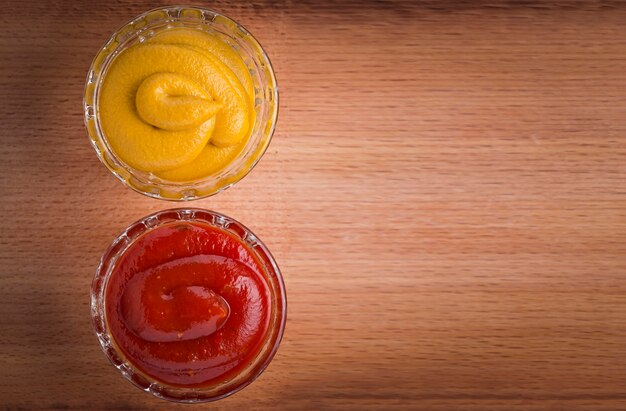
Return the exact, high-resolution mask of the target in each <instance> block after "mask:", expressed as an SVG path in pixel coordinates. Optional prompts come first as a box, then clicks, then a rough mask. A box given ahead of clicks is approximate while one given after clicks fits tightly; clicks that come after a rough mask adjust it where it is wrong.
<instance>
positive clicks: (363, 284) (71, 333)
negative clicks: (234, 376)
mask: <svg viewBox="0 0 626 411" xmlns="http://www.w3.org/2000/svg"><path fill="white" fill-rule="evenodd" d="M518 3H520V2H511V3H503V2H495V3H494V2H491V3H489V4H487V3H484V4H483V3H460V2H450V3H445V2H444V3H442V2H432V3H419V2H407V3H381V2H371V3H369V2H361V3H343V4H342V5H341V6H337V5H333V4H331V3H318V2H314V3H304V4H302V3H299V2H295V1H294V2H291V1H288V2H277V3H272V4H270V3H267V4H265V3H258V2H254V3H247V4H240V5H237V4H234V3H232V4H231V3H214V4H212V7H213V8H215V9H216V10H219V11H221V12H224V13H226V14H227V15H230V16H232V17H233V18H235V19H236V20H238V21H240V22H241V23H242V24H244V25H245V26H246V27H248V28H249V29H250V30H251V31H252V32H253V33H254V34H255V35H256V37H257V38H258V39H259V40H260V41H261V43H262V44H263V45H264V47H265V48H266V50H267V52H268V53H269V55H270V56H271V59H272V61H273V63H274V66H275V69H276V74H277V77H278V81H279V85H280V102H281V105H280V116H279V122H278V128H277V131H276V134H275V137H274V140H273V142H272V144H271V146H270V149H269V151H268V153H267V154H266V155H265V157H264V158H263V160H262V161H261V162H260V164H259V165H258V167H257V168H256V169H255V170H254V171H253V172H252V173H251V174H250V175H249V176H248V177H247V178H245V179H244V180H243V181H241V182H240V183H239V184H237V185H236V186H235V187H234V188H231V189H229V190H227V191H226V192H224V193H222V194H219V195H218V196H216V197H214V198H210V199H205V200H201V201H196V202H193V203H191V204H189V205H190V206H194V207H205V208H210V209H215V210H218V211H221V212H223V213H226V214H227V215H230V216H232V217H235V218H236V219H238V220H240V221H242V222H243V223H244V224H246V225H248V226H249V227H251V228H252V229H253V230H254V231H255V232H256V233H257V234H258V235H259V236H260V237H261V238H262V239H263V240H264V241H265V243H266V244H267V245H268V246H269V247H270V249H271V250H272V252H273V253H274V255H275V257H276V258H277V260H278V262H279V264H280V265H281V267H282V270H283V273H284V276H285V281H286V285H287V290H288V298H289V316H288V322H287V329H286V333H285V338H284V340H283V344H282V346H281V348H280V350H279V352H278V354H277V356H276V357H275V359H274V361H273V362H272V364H271V365H270V367H269V368H268V369H267V371H266V372H265V373H264V374H263V375H262V376H261V378H259V379H258V380H257V381H256V382H255V383H254V384H253V385H251V386H250V387H248V388H246V389H245V390H243V391H242V392H240V393H238V394H236V395H234V396H233V397H231V398H228V399H226V400H223V401H220V402H218V403H215V404H213V405H210V406H209V405H207V406H203V407H193V408H195V409H200V408H202V409H219V410H242V409H355V410H362V409H385V410H391V409H397V410H406V409H415V410H422V409H423V410H454V409H462V410H507V411H508V410H544V409H550V410H617V409H626V24H625V22H626V4H625V3H617V2H583V3H578V2H575V3H574V2H569V3H563V4H551V3H535V2H522V5H519V4H518ZM159 5H161V3H160V2H147V1H146V2H133V4H132V5H130V2H129V3H128V4H126V3H125V2H121V1H120V2H112V3H108V2H105V1H98V2H95V1H94V2H76V3H63V2H49V3H46V2H34V1H33V2H24V1H15V0H9V1H4V2H3V7H2V8H1V11H0V13H1V14H0V53H1V54H0V119H1V127H0V211H1V212H2V217H3V223H2V228H1V230H0V233H1V235H0V406H1V407H5V408H7V409H14V410H17V409H28V410H30V409H51V408H55V409H98V408H104V409H117V410H121V409H137V410H138V409H144V408H146V409H147V408H149V409H162V410H165V409H168V410H169V409H183V408H184V407H183V406H173V405H172V404H169V403H165V402H162V401H159V400H156V399H154V398H152V397H151V396H149V395H147V394H145V393H142V392H141V391H139V390H137V389H136V388H135V387H133V386H131V385H130V384H129V383H128V382H127V381H125V380H124V379H123V378H122V377H121V376H120V375H119V373H118V371H117V370H115V369H114V368H113V367H112V366H110V365H109V363H108V361H107V359H106V358H105V356H104V355H103V353H102V352H101V351H100V348H99V346H98V343H97V341H96V338H95V336H94V334H93V332H92V329H91V323H90V316H89V306H88V303H89V289H90V283H91V280H92V277H93V274H94V270H95V268H96V266H97V264H98V260H99V258H100V256H101V254H102V252H103V251H104V250H105V248H106V247H107V246H108V245H109V243H110V241H111V240H112V239H113V238H114V237H115V236H116V235H117V234H118V233H119V232H120V231H121V230H122V229H123V228H124V227H126V226H127V225H128V224H129V223H131V222H132V221H134V220H136V219H138V218H140V217H142V216H144V215H146V214H148V213H151V212H153V211H156V210H161V209H165V208H168V207H172V206H175V205H176V204H172V203H168V202H163V201H157V200H153V199H149V198H146V197H143V196H141V195H138V194H136V193H134V192H132V191H130V190H129V189H127V188H125V187H124V186H123V185H122V184H120V183H119V182H118V181H117V180H116V179H114V178H113V177H112V176H111V174H110V173H109V172H108V171H107V170H106V168H105V167H104V166H103V165H101V164H100V162H99V161H98V159H97V157H96V155H95V153H94V152H93V149H92V148H91V147H90V145H89V142H88V139H87V136H86V131H85V128H84V126H83V115H82V112H81V110H82V92H83V84H84V78H85V75H86V73H87V69H88V67H89V64H90V62H91V59H92V58H93V56H94V55H95V53H96V51H97V50H98V48H99V47H100V46H101V45H102V44H103V43H104V41H105V40H106V39H107V38H108V36H109V35H110V34H111V33H112V32H113V31H114V30H115V29H117V28H118V27H119V26H120V25H121V24H122V23H124V22H125V21H127V20H128V19H130V18H132V17H133V16H135V15H137V14H139V13H140V12H142V11H145V10H147V9H149V8H152V7H156V6H159ZM188 408H191V407H187V409H188Z"/></svg>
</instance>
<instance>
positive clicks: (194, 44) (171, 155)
mask: <svg viewBox="0 0 626 411" xmlns="http://www.w3.org/2000/svg"><path fill="white" fill-rule="evenodd" d="M229 65H230V66H229ZM251 84H252V80H251V77H250V74H249V72H248V71H247V68H246V66H245V64H244V63H243V61H242V59H241V57H240V56H239V55H238V54H237V52H235V51H234V50H233V49H232V48H231V47H230V46H228V45H226V44H225V43H223V42H222V41H221V40H220V39H218V38H216V37H213V36H211V35H209V34H207V33H205V32H203V31H200V30H195V29H182V28H178V29H168V30H165V31H162V32H160V33H158V34H157V35H155V36H154V37H152V38H151V39H149V40H148V41H147V42H144V43H139V44H136V45H133V46H131V47H129V48H128V49H126V50H124V51H123V52H122V53H120V54H119V55H118V56H117V57H115V59H114V61H113V62H112V63H111V66H110V68H109V69H108V70H107V72H106V74H105V76H104V80H103V84H102V89H101V93H100V97H99V118H100V123H101V127H102V130H103V132H104V134H105V136H106V138H107V141H108V142H109V145H110V147H111V149H112V150H113V151H114V152H115V153H116V154H117V155H118V157H119V158H120V159H121V160H122V161H124V162H125V163H127V164H128V165H130V166H131V167H134V168H136V169H139V170H142V171H146V172H151V173H154V174H156V175H159V176H160V177H162V178H165V179H167V180H172V181H181V180H194V179H198V178H202V177H205V176H207V175H209V174H211V173H214V172H216V171H218V170H220V169H221V168H224V167H225V166H226V165H227V164H228V163H230V162H231V161H233V160H234V158H235V157H236V156H237V155H238V154H239V153H240V152H241V150H242V149H243V147H244V146H245V144H246V143H247V140H248V138H249V135H250V131H251V126H252V124H253V123H254V118H255V114H254V106H253V102H254V91H253V90H252V87H251Z"/></svg>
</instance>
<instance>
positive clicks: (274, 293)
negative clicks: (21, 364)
mask: <svg viewBox="0 0 626 411" xmlns="http://www.w3.org/2000/svg"><path fill="white" fill-rule="evenodd" d="M192 221H196V222H200V223H204V224H208V225H211V226H213V227H216V228H218V229H220V230H224V231H227V232H229V233H231V234H233V235H234V236H236V237H237V238H239V239H241V240H242V241H243V242H244V243H245V244H246V245H247V246H248V247H249V249H250V251H251V252H252V253H254V255H255V256H256V257H257V258H258V260H259V261H260V262H261V266H262V267H263V269H264V274H265V279H266V280H267V283H268V285H269V288H270V291H271V310H270V311H271V314H270V324H269V328H268V333H267V336H266V340H265V342H264V343H263V346H262V348H261V349H260V351H259V353H258V355H257V356H256V357H254V359H253V360H252V361H251V362H250V364H249V365H248V366H247V367H246V368H245V369H243V370H242V371H241V373H239V374H238V375H237V376H235V377H233V378H232V379H230V380H228V381H225V382H223V383H220V384H216V385H212V386H207V387H201V388H185V387H178V386H171V385H168V384H164V383H162V382H159V381H157V380H155V379H154V378H152V377H150V376H149V375H147V374H145V373H143V372H142V371H141V370H140V369H138V368H137V367H135V366H134V365H133V364H132V363H131V362H130V361H129V360H128V359H127V358H126V357H125V356H124V354H123V352H122V350H120V349H119V348H118V347H117V345H116V342H115V339H114V338H113V337H112V335H111V333H110V331H109V327H108V324H107V319H106V303H107V302H106V298H105V295H106V289H107V284H108V281H109V278H110V276H111V273H112V272H113V269H114V268H115V264H116V262H117V260H118V259H119V258H120V256H122V255H123V254H124V252H125V251H126V250H127V249H128V247H130V246H131V245H132V244H133V242H134V241H135V240H137V239H138V238H139V237H141V236H142V235H143V234H145V233H146V232H148V231H150V230H153V229H155V228H157V227H160V226H162V225H164V224H170V223H173V222H192ZM91 320H92V324H93V327H94V330H95V333H96V336H97V337H98V341H99V342H100V346H101V347H102V350H103V351H104V353H105V354H106V356H107V357H108V358H109V360H110V361H111V363H112V364H113V365H114V366H115V367H116V368H117V369H118V370H119V371H120V372H121V373H122V375H123V376H124V377H125V378H126V379H128V380H129V381H130V382H132V383H133V384H134V385H135V386H137V387H138V388H140V389H141V390H143V391H146V392H148V393H150V394H152V395H154V396H156V397H159V398H162V399H165V400H169V401H175V402H187V403H196V402H209V401H215V400H219V399H221V398H224V397H227V396H229V395H231V394H234V393H235V392H237V391H239V390H241V389H242V388H244V387H245V386H247V385H248V384H250V383H251V382H252V381H254V380H255V379H256V378H257V377H258V376H259V375H260V374H261V373H262V372H263V371H264V370H265V368H266V367H267V366H268V365H269V363H270V362H271V360H272V358H274V355H275V354H276V351H277V350H278V346H279V345H280V341H281V339H282V336H283V331H284V329H285V322H286V320H287V297H286V293H285V285H284V283H283V278H282V275H281V273H280V270H279V268H278V265H277V264H276V261H275V260H274V258H273V257H272V255H271V254H270V251H269V250H268V249H267V247H266V246H265V245H264V244H263V243H262V242H261V240H259V239H258V238H257V237H256V236H255V235H254V234H253V233H252V231H250V230H249V229H248V228H246V227H245V226H244V225H243V224H241V223H239V222H237V221H236V220H234V219H232V218H230V217H227V216H225V215H223V214H219V213H216V212H214V211H209V210H203V209H197V208H179V209H171V210H165V211H160V212H157V213H154V214H151V215H149V216H147V217H144V218H142V219H141V220H139V221H137V222H135V223H133V224H131V225H130V226H128V228H126V229H125V230H124V232H123V233H122V234H120V235H119V236H118V237H117V238H116V239H115V240H114V241H113V243H112V244H111V246H110V247H109V248H108V249H107V251H106V252H105V253H104V255H103V256H102V259H101V261H100V265H99V266H98V269H97V270H96V275H95V277H94V280H93V283H92V287H91Z"/></svg>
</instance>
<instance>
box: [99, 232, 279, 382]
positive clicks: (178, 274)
mask: <svg viewBox="0 0 626 411" xmlns="http://www.w3.org/2000/svg"><path fill="white" fill-rule="evenodd" d="M270 304H271V291H270V287H269V285H268V283H267V281H266V278H265V276H264V270H263V268H262V266H261V263H260V262H259V261H258V260H257V259H256V257H255V256H254V254H253V252H252V251H251V250H250V249H249V248H248V246H247V245H245V244H244V243H243V242H242V241H241V240H239V239H238V238H236V237H235V236H233V235H232V234H230V233H228V232H226V231H223V230H221V229H219V228H216V227H213V226H210V225H208V224H204V223H199V222H173V223H168V224H165V225H162V226H159V227H157V228H155V229H153V230H151V231H148V232H146V233H145V234H143V235H142V236H141V237H139V238H138V239H137V240H135V242H133V244H131V245H130V247H129V248H128V249H127V250H126V251H125V252H124V253H123V254H122V255H121V256H120V258H119V259H118V261H117V262H116V264H115V267H114V268H113V271H112V272H111V276H110V278H109V281H108V284H107V288H106V294H105V310H106V321H107V323H108V326H109V329H110V333H111V336H112V337H113V340H114V342H115V344H116V345H117V346H118V348H119V350H120V351H121V352H122V353H123V354H124V355H125V356H126V358H127V359H128V360H129V361H130V362H131V363H132V364H133V365H134V366H135V367H137V368H138V369H139V370H141V371H142V372H144V373H145V374H147V375H149V376H151V377H153V378H154V379H156V380H158V381H160V382H163V383H166V384H169V385H174V386H181V387H202V386H208V385H214V384H219V383H220V382H224V381H226V380H229V379H231V378H233V377H234V376H235V375H237V374H239V373H240V372H241V370H242V369H243V368H245V367H246V366H247V365H248V364H249V363H250V362H251V361H252V359H253V358H254V357H255V356H256V355H257V354H258V353H259V351H260V349H261V347H262V345H263V343H264V341H265V339H266V336H267V333H268V328H269V323H270Z"/></svg>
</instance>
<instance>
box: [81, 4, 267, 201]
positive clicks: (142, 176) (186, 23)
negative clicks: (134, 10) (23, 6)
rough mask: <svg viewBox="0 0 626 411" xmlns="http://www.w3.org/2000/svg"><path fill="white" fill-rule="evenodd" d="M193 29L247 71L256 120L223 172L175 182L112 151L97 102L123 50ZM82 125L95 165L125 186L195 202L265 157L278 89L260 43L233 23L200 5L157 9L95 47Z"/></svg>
mask: <svg viewBox="0 0 626 411" xmlns="http://www.w3.org/2000/svg"><path fill="white" fill-rule="evenodd" d="M177 27H186V28H195V29H199V30H203V31H205V32H208V33H210V34H211V35H213V36H217V37H219V38H220V39H221V40H222V41H224V42H225V43H227V44H228V45H230V46H231V47H232V48H234V49H235V50H236V51H237V52H238V53H239V54H240V56H241V57H242V59H243V61H244V63H245V64H246V66H247V67H248V69H249V71H250V75H251V77H252V81H253V85H254V93H255V100H254V109H255V111H256V121H255V123H254V124H253V125H252V132H251V135H250V138H249V140H248V143H247V145H246V146H245V147H244V149H243V150H242V152H241V153H240V155H239V156H238V157H237V158H236V159H235V160H234V161H233V162H231V163H230V164H229V165H228V166H226V167H225V168H224V169H222V170H219V171H217V172H215V173H213V174H211V175H208V176H206V177H203V178H201V179H198V180H194V181H188V182H174V181H168V180H164V179H162V178H159V177H157V176H155V175H154V174H152V173H148V172H145V171H141V170H137V169H134V168H132V167H130V166H129V165H128V164H126V163H124V162H123V161H122V160H121V159H120V158H119V157H118V156H117V155H116V154H115V152H114V151H113V150H112V149H111V147H110V145H109V143H108V142H107V138H106V135H104V133H103V131H102V127H101V124H100V116H99V110H98V101H99V95H100V89H101V86H102V81H103V79H104V77H105V75H106V72H107V69H108V68H109V67H110V66H111V63H112V62H113V60H114V59H115V57H116V56H117V55H118V54H119V53H121V52H122V51H123V50H125V49H127V48H128V47H130V46H132V45H134V44H137V43H140V42H143V41H145V40H146V39H148V38H150V37H151V36H154V35H155V34H156V33H159V32H161V31H163V30H167V29H170V28H177ZM83 105H84V111H85V125H86V127H87V130H88V133H89V138H90V140H91V144H92V146H93V147H94V149H95V150H96V153H97V154H98V157H99V158H100V161H102V162H103V163H104V165H105V166H106V167H107V168H108V169H109V170H110V171H111V172H112V173H113V174H114V175H115V176H116V177H117V178H118V179H119V180H120V181H122V182H123V183H124V184H126V185H127V186H128V187H130V188H132V189H133V190H135V191H137V192H139V193H142V194H145V195H147V196H150V197H155V198H161V199H167V200H178V201H184V200H194V199H198V198H203V197H208V196H211V195H213V194H216V193H218V192H220V191H222V190H224V189H226V188H228V187H230V186H231V185H232V184H234V183H236V182H237V181H239V180H241V179H242V178H243V177H244V176H245V175H246V174H248V173H249V172H250V170H252V168H253V167H254V166H255V165H256V163H257V162H258V161H259V159H260V158H261V157H262V156H263V154H264V153H265V151H266V149H267V147H268V145H269V143H270V140H271V138H272V134H273V133H274V128H275V126H276V119H277V117H278V87H277V85H276V77H275V76H274V71H273V69H272V65H271V63H270V60H269V58H268V56H267V54H266V53H265V51H264V50H263V48H262V47H261V45H260V44H259V42H258V41H257V40H256V39H255V38H254V37H253V36H252V35H251V34H250V33H249V32H248V31H247V30H246V29H245V28H243V27H242V26H241V25H239V24H237V23H236V22H235V21H234V20H231V19H230V18H228V17H226V16H224V15H222V14H219V13H216V12H214V11H212V10H209V9H206V8H201V7H181V6H176V7H162V8H158V9H154V10H150V11H148V12H146V13H143V14H141V15H140V16H138V17H136V18H134V19H133V20H131V21H130V22H128V23H127V24H125V25H124V26H123V27H122V28H120V29H119V30H118V31H116V32H115V33H113V35H112V36H111V38H110V39H109V41H107V42H106V44H105V45H104V46H103V47H102V48H101V49H100V51H99V52H98V54H97V55H96V57H95V58H94V60H93V62H92V64H91V67H90V69H89V73H88V75H87V82H86V84H85V94H84V100H83Z"/></svg>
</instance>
